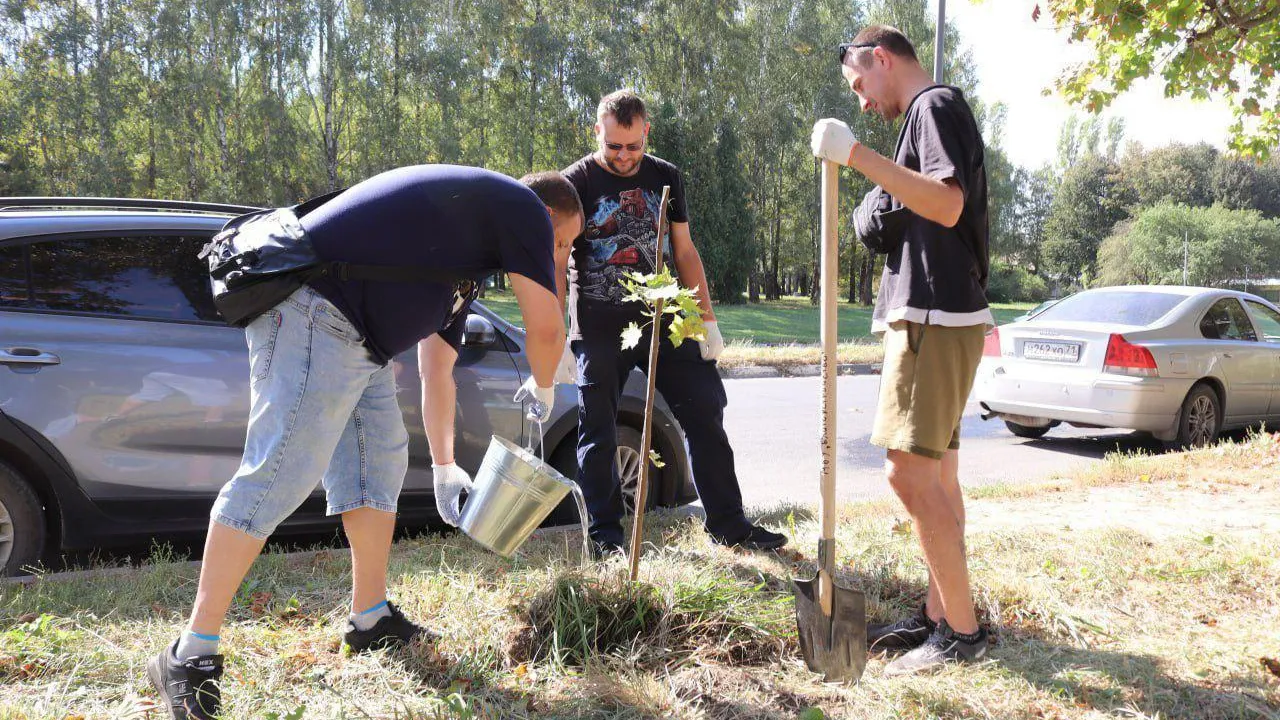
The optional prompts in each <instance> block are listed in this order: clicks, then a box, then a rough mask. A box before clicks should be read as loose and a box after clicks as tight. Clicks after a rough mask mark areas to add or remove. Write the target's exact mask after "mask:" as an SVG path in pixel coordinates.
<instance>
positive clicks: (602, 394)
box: [564, 90, 787, 557]
mask: <svg viewBox="0 0 1280 720" xmlns="http://www.w3.org/2000/svg"><path fill="white" fill-rule="evenodd" d="M595 134H596V141H597V142H598V149H597V150H596V152H594V153H591V154H590V155H587V156H586V157H584V158H582V159H581V160H579V161H578V162H576V163H574V164H573V165H571V166H569V167H568V168H566V169H565V170H564V175H565V177H567V178H568V179H569V181H570V182H571V183H573V186H574V187H575V188H576V189H577V191H578V196H579V197H581V198H582V206H583V211H584V213H585V217H586V231H585V232H584V233H583V235H582V236H581V237H579V238H578V239H577V240H576V241H575V243H574V247H573V253H572V256H571V258H570V261H569V324H570V330H569V340H570V348H569V351H570V352H572V353H573V355H574V356H575V357H576V360H577V370H578V402H579V415H578V484H579V486H581V488H582V493H583V495H584V496H585V497H586V501H587V509H588V511H589V512H590V515H591V527H590V530H589V531H590V535H591V539H592V544H593V547H594V552H595V554H596V556H597V557H601V556H604V555H606V554H613V553H622V552H623V533H622V522H621V521H622V511H623V504H622V488H621V484H620V481H619V478H618V471H617V467H616V464H615V461H614V457H615V455H616V454H617V448H618V441H617V420H618V401H619V397H620V396H621V393H622V389H623V386H624V385H625V384H626V380H627V376H628V375H629V374H630V372H631V369H632V368H634V367H642V368H645V369H646V371H647V364H646V362H647V357H648V352H647V349H648V348H649V344H650V336H649V335H648V333H650V332H652V331H653V328H646V330H645V336H644V337H643V338H642V339H641V340H640V342H639V343H637V345H636V346H635V347H634V348H632V349H630V350H623V349H622V347H621V344H620V338H619V336H620V334H621V332H622V329H623V328H624V327H626V326H627V324H628V323H631V322H636V323H637V324H638V325H644V322H645V319H644V317H643V316H642V314H641V313H642V311H643V309H644V308H643V307H642V305H641V304H640V303H624V302H623V295H624V294H625V292H624V290H623V288H622V286H621V285H619V283H618V280H619V278H620V277H622V275H623V273H624V272H627V271H635V272H640V273H651V272H654V270H655V268H654V260H655V256H656V251H657V243H658V229H657V227H656V225H657V217H658V207H657V206H658V203H659V198H661V196H662V187H663V186H664V185H669V186H670V187H671V204H670V220H671V222H670V224H669V228H670V232H669V234H668V236H667V237H666V238H664V242H665V244H664V246H663V247H664V253H663V254H664V256H666V257H668V258H670V259H671V261H672V264H674V266H675V269H676V272H677V274H678V275H679V277H680V280H681V284H682V285H684V286H686V287H690V288H692V287H697V288H698V299H699V303H700V304H701V306H702V311H703V314H702V319H703V321H704V323H705V324H706V337H707V339H706V340H705V341H703V342H699V343H696V344H694V343H683V344H681V346H680V347H675V346H673V345H672V344H671V342H670V340H668V339H667V338H666V333H665V332H664V333H663V340H662V344H661V347H660V349H659V354H658V370H657V378H656V380H657V388H658V391H659V392H661V393H662V396H663V398H664V399H665V400H666V402H667V404H668V405H669V406H670V407H671V410H672V412H673V413H674V414H675V416H676V419H677V420H678V421H679V422H680V425H681V427H682V428H684V431H685V436H686V438H687V440H688V443H689V457H690V462H691V464H692V465H693V480H694V484H695V485H696V486H697V489H698V496H699V497H700V498H701V499H702V505H703V508H704V509H705V510H706V514H707V519H706V526H707V532H708V533H709V534H710V535H711V537H712V539H714V540H715V541H716V542H718V543H720V544H723V545H731V546H740V547H745V548H750V549H758V550H772V549H775V548H779V547H782V546H783V545H785V544H786V542H787V539H786V537H785V536H783V535H780V534H778V533H775V532H770V531H769V530H766V529H764V528H762V527H760V526H758V525H755V524H753V523H752V522H751V521H749V520H748V519H747V518H746V516H745V515H744V514H743V509H742V492H741V490H740V489H739V487H738V477H737V474H736V473H735V472H734V467H733V449H732V448H731V447H730V446H729V438H728V436H726V435H725V431H724V422H723V421H724V408H725V404H726V402H727V398H726V396H725V390H724V384H723V383H722V382H721V380H720V374H719V371H717V369H716V364H715V360H716V358H717V357H718V356H719V355H720V352H721V351H722V350H723V349H724V340H723V339H722V338H721V336H720V331H719V329H718V328H717V326H716V316H715V312H714V311H713V310H712V308H711V294H710V292H708V290H707V280H706V274H705V272H704V270H703V267H702V258H701V257H700V256H699V254H698V249H697V248H696V247H694V245H693V240H692V238H691V236H690V234H689V217H688V213H687V211H686V208H685V199H684V186H683V184H682V183H681V178H680V171H679V170H678V169H677V168H676V167H675V166H674V165H672V164H671V163H669V162H666V161H665V160H662V159H660V158H657V157H654V156H652V155H648V154H646V153H645V151H644V150H645V143H646V141H647V139H648V136H649V121H648V115H647V113H646V110H645V106H644V101H642V100H641V99H640V98H639V97H638V96H636V94H635V93H633V92H630V91H627V90H620V91H618V92H615V93H612V94H610V95H608V96H606V97H605V98H604V99H603V100H601V101H600V105H599V107H598V109H597V111H596V125H595Z"/></svg>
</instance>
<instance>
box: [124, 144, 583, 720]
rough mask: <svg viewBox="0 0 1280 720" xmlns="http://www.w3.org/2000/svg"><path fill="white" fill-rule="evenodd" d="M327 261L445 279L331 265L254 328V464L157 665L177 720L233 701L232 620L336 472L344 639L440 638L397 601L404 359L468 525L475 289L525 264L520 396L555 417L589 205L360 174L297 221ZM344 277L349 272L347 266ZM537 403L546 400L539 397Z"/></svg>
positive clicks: (558, 179)
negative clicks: (467, 412)
mask: <svg viewBox="0 0 1280 720" xmlns="http://www.w3.org/2000/svg"><path fill="white" fill-rule="evenodd" d="M275 217H277V218H278V219H277V222H278V223H279V225H280V227H279V228H277V230H278V231H279V232H281V233H285V232H287V233H289V234H293V235H299V234H304V235H305V236H306V237H307V238H309V239H310V240H311V243H312V245H313V246H314V247H315V250H316V253H317V254H318V255H319V256H320V258H321V259H322V260H325V261H329V262H345V263H350V264H352V265H382V266H387V265H391V266H414V267H422V268H433V269H435V270H439V271H441V272H442V275H446V276H451V277H452V280H450V278H449V277H446V278H442V279H441V280H440V281H431V282H427V281H420V282H371V281H361V280H352V279H349V276H348V277H333V276H332V275H330V276H326V277H324V278H321V279H317V280H314V281H313V282H312V284H310V285H306V286H303V287H302V288H300V289H299V290H297V291H296V292H294V293H293V294H292V295H291V296H289V297H288V298H287V299H285V300H284V301H283V302H281V303H280V304H278V305H276V306H275V307H274V308H272V309H271V310H268V311H267V312H265V313H263V314H262V315H261V316H259V317H258V318H257V319H255V320H254V321H253V322H251V323H250V324H249V325H248V326H247V327H246V328H245V337H246V340H247V341H248V345H249V367H250V372H251V373H252V376H251V377H252V379H251V381H250V397H249V402H250V405H251V407H250V413H249V425H248V431H247V437H246V439H245V447H244V457H243V459H242V460H241V463H240V469H239V470H238V471H237V472H236V474H235V476H234V477H233V478H232V479H231V480H230V482H228V483H227V484H226V485H225V486H224V487H223V488H222V492H221V493H220V494H219V495H218V499H217V501H216V502H215V503H214V505H213V510H212V518H211V522H210V524H209V536H208V539H207V540H206V542H205V550H204V563H203V565H202V567H201V568H200V585H199V587H198V589H197V590H196V599H195V606H194V607H193V608H192V612H191V619H190V622H189V624H188V625H187V628H186V629H185V631H184V632H183V633H182V634H181V635H180V636H179V637H178V638H177V640H176V641H175V642H173V643H172V644H170V645H169V646H167V647H166V648H165V649H163V650H161V651H160V653H159V654H158V655H156V656H154V657H153V658H152V659H151V661H150V662H149V663H148V664H147V676H148V677H149V678H150V680H151V683H152V685H154V686H155V688H156V690H157V692H159V694H160V696H161V698H162V700H163V703H164V706H165V708H166V710H167V711H168V713H169V715H170V716H171V717H172V718H174V720H210V719H211V718H215V717H218V716H219V712H220V709H221V704H222V699H221V698H222V696H221V690H220V688H219V681H220V679H221V677H222V670H223V658H222V655H219V654H218V644H219V630H220V628H221V627H222V623H223V621H224V619H225V617H226V614H227V611H228V609H229V607H230V606H231V603H232V600H233V599H234V597H235V595H236V592H237V590H238V589H239V588H240V583H241V580H242V579H243V578H244V576H245V574H246V573H247V572H248V571H249V568H250V566H251V565H252V564H253V561H254V560H255V559H256V558H257V556H258V554H259V553H260V552H261V551H262V546H263V544H264V543H265V541H266V538H267V537H268V536H270V535H271V533H272V532H273V531H274V530H275V528H276V527H277V526H278V525H279V524H280V523H281V522H282V521H284V520H285V518H287V517H288V516H289V515H290V514H291V513H292V512H293V511H294V510H295V509H297V507H298V506H299V505H301V504H302V502H303V501H304V500H306V498H307V497H308V496H309V495H310V494H311V491H312V490H313V489H314V488H315V487H316V485H317V484H318V483H321V482H323V484H324V490H325V499H326V501H327V503H328V514H330V515H341V516H342V525H343V529H344V530H345V532H346V536H347V540H348V542H349V543H350V545H351V583H352V600H351V614H350V615H349V616H348V618H347V627H346V632H345V633H344V634H343V642H344V643H345V644H346V645H348V646H349V647H350V648H351V649H352V650H353V651H355V652H364V651H367V650H372V649H376V648H380V647H386V646H389V645H395V644H401V643H407V642H412V641H415V640H418V639H420V638H429V637H430V636H431V633H430V632H429V631H427V630H426V629H425V628H422V627H420V626H418V625H417V624H416V623H414V622H412V621H411V620H409V619H408V618H406V617H405V616H404V615H403V614H402V613H401V612H400V610H399V608H397V607H396V606H395V605H394V604H392V603H390V602H388V598H387V562H388V558H389V555H390V553H391V539H392V533H393V532H394V530H395V522H396V503H397V499H398V498H399V495H400V488H401V485H402V484H403V482H404V476H405V472H406V470H407V469H408V465H409V451H408V443H409V435H408V432H407V431H406V430H405V427H404V417H403V415H402V412H401V410H400V404H399V402H397V400H396V380H395V376H394V370H393V367H392V365H391V364H390V360H391V359H392V358H393V357H395V356H396V355H398V354H399V353H402V352H404V351H406V350H409V349H411V348H413V347H414V346H415V345H416V346H417V348H418V363H419V372H420V373H421V375H422V390H423V397H422V400H423V422H424V424H425V426H426V433H427V440H428V443H429V444H430V447H431V459H432V462H433V463H434V465H433V466H432V474H433V476H434V485H435V494H436V506H437V508H438V509H439V511H440V515H441V517H442V518H443V519H444V520H445V521H446V522H448V523H450V524H453V525H456V524H457V523H458V518H459V508H458V498H459V495H460V494H461V492H462V491H463V490H464V489H466V488H468V487H469V486H470V485H471V478H470V477H469V476H468V475H467V473H466V471H464V470H462V469H461V468H459V467H458V466H457V464H455V463H454V458H453V421H454V404H455V398H456V394H455V393H456V387H455V386H454V382H453V376H452V371H453V365H454V362H455V361H456V360H457V358H458V346H459V344H460V341H461V337H462V330H463V328H464V325H465V323H466V315H467V312H466V311H467V307H468V306H469V305H470V303H471V300H472V298H474V297H475V292H474V290H475V285H476V283H477V282H479V281H480V280H481V278H483V277H484V276H485V275H488V274H489V273H491V272H495V271H504V272H506V273H508V274H509V275H510V277H511V285H512V288H513V290H514V291H515V296H516V300H517V302H518V303H519V304H520V312H521V314H522V315H523V316H524V323H525V328H526V335H525V339H526V343H525V348H526V353H527V355H528V357H529V365H530V368H531V370H532V372H531V377H530V378H529V381H528V382H527V383H526V384H525V386H524V387H523V388H521V391H520V393H518V394H517V397H516V400H517V401H518V400H520V399H521V397H522V396H530V397H532V398H534V399H537V400H538V401H539V402H538V403H536V404H533V405H534V406H535V407H540V408H541V413H539V417H538V419H539V420H546V416H547V415H549V414H550V412H551V405H552V402H553V399H554V395H553V394H552V387H553V384H554V381H553V378H554V377H555V372H556V363H557V362H558V361H559V359H560V356H561V352H562V349H563V347H564V320H563V317H564V316H563V313H562V311H561V303H560V301H559V298H558V296H557V285H558V281H557V279H556V278H557V277H558V276H563V275H564V272H565V266H566V265H567V264H568V254H569V248H570V246H571V244H572V242H573V238H574V237H576V236H577V235H578V234H580V233H581V232H582V206H581V204H580V203H579V202H578V195H577V193H576V192H575V191H574V189H573V186H572V185H570V184H569V183H568V182H566V181H565V179H564V177H563V176H561V175H560V173H557V172H544V173H537V174H533V175H528V176H526V177H524V178H522V180H521V181H520V182H517V181H515V180H513V179H511V178H509V177H507V176H505V175H500V174H498V173H495V172H490V171H488V170H482V169H479V168H467V167H457V166H451V165H418V166H414V167H405V168H399V169H397V170H390V171H388V172H385V173H382V174H381V175H377V176H374V177H372V178H370V179H368V180H365V181H364V182H362V183H359V184H357V185H355V186H353V187H351V188H349V189H348V190H346V191H344V192H342V193H341V194H339V195H337V196H336V197H334V198H332V199H330V200H328V201H327V202H325V203H323V204H322V205H320V206H319V207H317V208H315V209H313V210H311V211H310V212H306V213H304V214H302V216H301V217H297V216H296V215H294V214H293V213H288V214H287V215H284V214H281V215H277V216H275ZM338 275H341V273H338ZM531 412H534V411H532V410H531Z"/></svg>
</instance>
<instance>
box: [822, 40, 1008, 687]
mask: <svg viewBox="0 0 1280 720" xmlns="http://www.w3.org/2000/svg"><path fill="white" fill-rule="evenodd" d="M839 55H840V63H841V67H840V69H841V72H842V73H843V75H844V78H845V81H846V82H848V84H849V88H850V89H851V90H852V91H853V92H854V93H856V94H857V95H858V98H859V99H860V101H861V105H862V111H863V112H868V111H873V112H876V113H877V114H879V115H880V116H881V117H883V118H884V119H885V120H888V121H892V120H894V119H895V118H897V117H898V116H900V115H904V116H905V120H904V123H903V127H902V130H901V132H900V133H899V135H898V143H897V147H896V149H895V150H894V159H893V160H889V159H888V158H886V157H884V156H882V155H880V154H879V153H877V152H875V151H874V150H872V149H871V148H868V147H866V146H865V145H862V144H860V143H859V142H857V140H856V139H855V138H854V136H853V132H852V131H851V130H850V129H849V126H848V125H846V124H845V123H843V122H840V121H839V120H834V119H824V120H819V121H818V122H817V124H816V125H815V126H814V128H813V137H812V140H811V142H812V147H813V152H814V155H816V156H818V157H820V158H823V159H825V160H830V161H832V162H836V163H839V164H841V165H848V166H849V167H852V168H854V169H855V170H857V171H858V172H860V173H862V174H863V175H865V176H866V177H867V178H868V179H869V180H871V181H872V182H874V183H875V184H876V187H875V188H873V189H872V190H871V192H869V193H868V194H867V196H866V198H865V199H864V200H863V201H862V203H861V204H860V205H859V206H858V208H857V209H856V210H855V211H854V216H853V221H854V228H855V230H856V232H857V235H858V239H859V240H860V241H861V242H862V243H863V244H864V245H866V246H867V247H868V248H869V249H871V250H872V251H873V252H877V253H883V254H885V255H886V256H887V258H886V262H885V270H884V275H883V277H882V278H881V281H880V292H879V294H878V295H877V297H876V306H875V311H874V313H873V315H872V320H873V330H875V331H877V332H882V333H884V342H885V360H884V369H883V374H882V379H881V384H880V400H879V406H878V407H877V409H876V419H875V425H874V427H873V429H872V434H871V442H872V443H873V444H875V445H879V446H881V447H883V448H885V449H886V450H887V451H888V457H887V461H886V463H885V467H886V472H887V474H888V479H889V484H890V485H891V486H892V487H893V489H894V492H895V493H896V494H897V495H898V497H899V499H901V501H902V503H903V505H905V506H906V509H907V512H908V513H910V515H911V518H912V520H913V521H914V524H915V527H916V531H917V533H918V535H919V539H920V545H921V547H922V549H923V551H924V557H925V563H926V564H927V565H928V567H929V590H928V596H927V599H926V600H925V603H924V605H923V606H922V607H921V608H920V610H919V612H917V613H916V614H915V615H914V616H912V617H908V618H905V619H903V620H900V621H898V622H895V623H891V624H886V625H870V626H868V628H867V643H868V646H869V647H871V648H872V649H876V648H879V649H881V650H899V651H903V650H905V651H909V652H907V653H906V654H905V655H903V656H902V657H899V658H898V659H896V660H894V661H893V662H892V663H890V664H889V666H888V667H887V668H886V670H885V672H886V673H887V674H891V675H897V674H908V673H915V672H921V671H925V670H931V669H936V668H938V667H940V666H942V665H943V664H945V663H949V662H969V661H975V660H978V659H980V658H982V657H983V656H984V655H985V653H986V648H987V632H986V630H984V629H983V628H981V627H979V625H978V621H977V617H976V615H975V612H974V606H973V598H972V592H971V590H970V586H969V570H968V565H967V562H966V559H965V545H964V519H965V517H964V500H963V496H962V494H961V491H960V483H959V480H958V478H957V470H958V467H959V447H960V418H961V415H962V414H963V412H964V406H965V402H966V400H967V399H968V396H969V391H970V389H971V388H972V386H973V379H974V374H975V373H976V371H977V367H978V361H979V360H980V359H981V357H982V343H983V337H984V335H985V333H986V329H987V326H989V325H992V324H994V323H993V318H992V315H991V311H990V309H989V308H988V306H987V299H986V284H987V273H988V250H987V179H986V171H985V169H984V160H983V143H982V137H981V135H980V133H979V130H978V126H977V123H976V122H975V120H974V117H973V113H972V111H971V110H970V108H969V106H968V104H967V103H966V101H965V99H964V96H963V95H962V94H961V92H960V90H958V89H956V88H954V87H949V86H946V85H940V84H937V83H935V82H934V81H933V79H932V78H931V77H930V75H929V74H928V73H927V72H926V71H925V70H924V68H922V67H921V66H920V63H919V61H918V60H917V58H916V53H915V48H914V47H913V46H912V45H911V42H910V41H909V40H908V39H907V38H906V37H905V36H904V35H903V34H902V33H901V32H900V31H899V30H897V29H896V28H892V27H887V26H871V27H868V28H866V29H864V30H863V31H862V32H860V33H858V36H857V37H856V38H854V41H853V42H852V43H846V44H842V45H841V46H840V48H839Z"/></svg>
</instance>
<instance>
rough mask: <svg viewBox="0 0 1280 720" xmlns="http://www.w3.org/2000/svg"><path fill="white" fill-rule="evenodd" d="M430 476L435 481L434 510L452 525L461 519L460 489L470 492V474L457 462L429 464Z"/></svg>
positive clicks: (455, 524) (456, 525) (455, 525)
mask: <svg viewBox="0 0 1280 720" xmlns="http://www.w3.org/2000/svg"><path fill="white" fill-rule="evenodd" d="M431 478H432V480H433V481H434V482H435V492H436V511H437V512H439V513H440V519H442V520H444V521H445V522H447V523H449V524H450V525H452V526H454V527H458V523H459V522H461V521H462V508H461V503H460V501H461V500H462V491H463V490H466V491H468V492H470V490H471V487H472V483H471V476H470V475H468V474H467V471H466V470H463V469H462V468H460V467H458V464H457V463H446V464H444V465H432V466H431Z"/></svg>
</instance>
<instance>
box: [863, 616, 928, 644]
mask: <svg viewBox="0 0 1280 720" xmlns="http://www.w3.org/2000/svg"><path fill="white" fill-rule="evenodd" d="M937 626H938V623H936V622H934V621H932V620H930V619H929V616H928V615H926V614H925V611H924V606H923V605H921V606H920V611H919V612H917V613H916V614H915V615H912V616H911V617H906V618H903V619H901V620H899V621H897V622H891V623H867V649H868V650H914V649H916V648H918V647H920V646H921V645H923V644H924V641H925V640H928V639H929V636H930V635H932V634H933V630H934V628H936V627H937Z"/></svg>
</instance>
